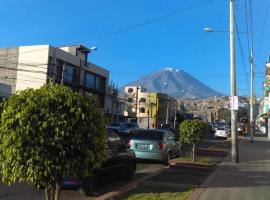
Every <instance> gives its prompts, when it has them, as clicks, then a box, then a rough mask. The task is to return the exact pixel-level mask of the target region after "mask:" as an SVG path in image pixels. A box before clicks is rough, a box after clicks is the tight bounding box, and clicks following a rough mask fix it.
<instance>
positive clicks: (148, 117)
mask: <svg viewBox="0 0 270 200" xmlns="http://www.w3.org/2000/svg"><path fill="white" fill-rule="evenodd" d="M150 103H151V101H150V92H149V93H148V114H147V129H149V124H150V116H149V115H150Z"/></svg>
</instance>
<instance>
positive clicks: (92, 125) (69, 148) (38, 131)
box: [0, 83, 106, 199]
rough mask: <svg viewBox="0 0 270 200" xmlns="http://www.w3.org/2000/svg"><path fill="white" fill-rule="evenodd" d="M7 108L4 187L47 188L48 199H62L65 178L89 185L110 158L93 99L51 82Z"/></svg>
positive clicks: (1, 141)
mask: <svg viewBox="0 0 270 200" xmlns="http://www.w3.org/2000/svg"><path fill="white" fill-rule="evenodd" d="M2 106H3V112H2V116H1V118H2V122H1V128H0V170H1V175H2V181H3V182H4V183H6V184H9V185H10V184H12V183H14V182H16V181H19V182H27V183H29V184H33V185H36V186H42V187H44V188H45V197H46V199H60V187H59V186H60V183H61V180H62V178H63V177H64V176H74V177H78V178H80V179H81V180H87V178H89V177H91V175H92V173H93V170H95V169H97V168H99V167H100V165H101V163H102V162H103V161H104V159H106V150H105V137H106V130H105V122H104V117H103V116H102V113H101V112H100V110H99V106H98V104H97V103H96V100H95V98H94V97H93V96H88V97H84V96H82V95H81V94H79V93H75V92H73V91H72V90H71V89H69V88H67V87H65V86H63V85H56V84H52V83H50V84H48V85H45V86H43V87H41V88H40V89H36V90H34V89H26V90H23V91H21V92H19V93H17V94H15V95H12V96H11V97H9V98H8V99H7V100H4V101H3V103H2Z"/></svg>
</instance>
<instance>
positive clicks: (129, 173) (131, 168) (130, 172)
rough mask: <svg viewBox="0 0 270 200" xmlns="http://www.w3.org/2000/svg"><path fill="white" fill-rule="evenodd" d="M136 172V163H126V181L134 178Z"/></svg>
mask: <svg viewBox="0 0 270 200" xmlns="http://www.w3.org/2000/svg"><path fill="white" fill-rule="evenodd" d="M135 171H136V162H134V161H129V162H127V170H126V176H125V178H126V179H132V178H133V177H134V174H135Z"/></svg>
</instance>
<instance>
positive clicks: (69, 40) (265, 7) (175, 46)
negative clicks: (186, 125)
mask: <svg viewBox="0 0 270 200" xmlns="http://www.w3.org/2000/svg"><path fill="white" fill-rule="evenodd" d="M204 2H206V3H205V4H203V5H202V6H200V7H196V8H194V6H196V5H198V4H201V3H204ZM247 2H248V3H249V0H247ZM251 2H252V5H253V8H252V9H253V32H254V54H255V94H256V95H257V96H258V95H259V96H260V95H262V82H263V75H264V71H265V69H264V64H265V62H266V61H267V60H268V57H269V52H270V47H269V44H270V37H268V35H269V32H270V16H269V15H270V14H268V13H270V1H269V0H259V1H258V0H257V1H255V0H252V1H251ZM248 5H249V4H248ZM248 7H249V6H248ZM190 8H193V9H190ZM183 9H187V11H185V12H183ZM235 13H236V20H237V25H238V29H239V31H241V32H244V31H246V20H245V0H236V8H235ZM249 15H250V14H248V16H249ZM0 18H1V19H2V20H1V29H0V35H1V37H0V44H1V45H0V47H14V46H18V45H35V44H51V45H53V46H61V45H66V44H75V43H82V44H84V45H86V46H89V47H91V46H97V47H98V50H97V51H96V52H93V53H92V54H90V55H89V60H90V61H91V62H94V63H96V64H98V65H100V66H102V67H104V68H106V69H108V70H110V78H111V80H112V81H114V82H116V83H118V85H119V86H122V85H123V84H125V83H128V82H131V81H133V80H136V79H138V78H140V77H142V76H144V75H146V74H148V73H151V72H154V71H157V70H159V69H162V68H165V67H173V68H177V69H182V70H185V71H186V72H188V73H190V74H191V75H192V76H194V77H195V78H197V79H199V80H200V81H202V82H203V83H205V84H206V85H208V86H210V87H212V88H213V89H215V90H217V91H219V92H222V93H224V94H229V92H230V90H229V88H230V86H229V33H226V32H223V33H220V32H216V33H204V31H203V29H204V27H206V26H208V27H211V28H214V29H216V30H229V0H212V1H207V0H190V1H183V0H181V1H179V0H169V1H161V0H114V1H113V0H81V1H75V0H73V1H72V0H65V1H63V0H61V1H60V0H6V1H3V2H1V7H0ZM155 19H159V20H156V21H155V22H153V23H149V24H146V25H144V26H138V27H136V28H132V29H129V30H127V31H122V32H120V33H118V34H113V35H112V34H110V33H112V32H115V31H118V30H123V29H126V28H129V27H131V26H136V25H137V24H142V23H145V22H148V21H151V20H155ZM248 19H250V18H249V17H248ZM249 24H250V23H249ZM264 24H265V26H264V28H263V25H264ZM263 30H264V31H263ZM239 35H240V39H241V43H242V46H243V56H244V59H242V57H241V49H240V48H239V42H238V40H237V36H236V50H237V55H236V59H237V89H238V94H239V95H249V83H248V82H247V81H249V73H250V66H249V62H248V53H249V52H248V51H249V50H248V45H247V44H248V43H247V34H245V33H240V34H239ZM260 41H261V42H260ZM259 44H261V45H259ZM259 46H260V48H259ZM243 60H244V61H245V65H243Z"/></svg>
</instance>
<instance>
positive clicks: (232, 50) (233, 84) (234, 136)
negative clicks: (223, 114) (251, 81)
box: [204, 0, 239, 163]
mask: <svg viewBox="0 0 270 200" xmlns="http://www.w3.org/2000/svg"><path fill="white" fill-rule="evenodd" d="M204 31H205V32H228V31H223V30H218V31H214V30H213V29H211V28H204ZM229 33H230V88H231V99H234V97H236V69H235V38H234V0H230V31H229ZM236 116H237V111H236V109H234V108H231V133H232V152H231V153H232V162H234V163H238V162H239V155H238V137H237V118H236Z"/></svg>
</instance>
